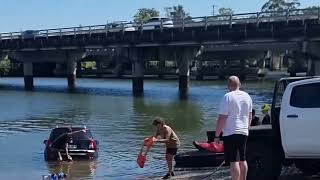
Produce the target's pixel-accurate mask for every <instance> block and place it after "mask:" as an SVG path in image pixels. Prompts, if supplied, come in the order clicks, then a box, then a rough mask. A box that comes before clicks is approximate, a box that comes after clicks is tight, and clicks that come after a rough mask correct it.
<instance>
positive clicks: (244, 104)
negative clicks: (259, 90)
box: [219, 90, 252, 136]
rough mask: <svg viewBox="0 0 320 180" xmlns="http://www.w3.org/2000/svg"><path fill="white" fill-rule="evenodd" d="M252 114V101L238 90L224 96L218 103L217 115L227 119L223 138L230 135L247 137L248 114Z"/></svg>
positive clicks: (246, 94) (247, 95)
mask: <svg viewBox="0 0 320 180" xmlns="http://www.w3.org/2000/svg"><path fill="white" fill-rule="evenodd" d="M250 112H252V99H251V97H250V96H249V94H248V93H246V92H244V91H240V90H236V91H231V92H229V93H227V94H225V95H224V97H223V98H222V100H221V102H220V108H219V114H221V115H227V116H228V118H227V120H226V122H225V125H224V128H223V130H222V131H223V136H229V135H232V134H243V135H247V136H248V135H249V113H250Z"/></svg>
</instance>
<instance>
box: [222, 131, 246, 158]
mask: <svg viewBox="0 0 320 180" xmlns="http://www.w3.org/2000/svg"><path fill="white" fill-rule="evenodd" d="M247 139H248V136H245V135H242V134H233V135H230V136H224V137H223V144H224V158H225V162H226V163H230V162H239V161H245V160H246V144H247Z"/></svg>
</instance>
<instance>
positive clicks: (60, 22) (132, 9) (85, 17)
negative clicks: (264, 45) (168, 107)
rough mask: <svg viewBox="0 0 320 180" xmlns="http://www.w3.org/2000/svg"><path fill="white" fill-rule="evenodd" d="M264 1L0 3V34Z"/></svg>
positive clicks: (319, 1)
mask: <svg viewBox="0 0 320 180" xmlns="http://www.w3.org/2000/svg"><path fill="white" fill-rule="evenodd" d="M266 1H267V0H0V7H1V10H0V18H1V20H0V22H1V23H0V32H13V31H24V30H31V29H48V28H62V27H74V26H79V25H82V26H85V25H101V24H106V23H107V22H112V21H120V20H124V21H131V20H132V19H133V16H134V14H135V13H136V12H137V11H138V9H139V8H155V9H157V10H159V11H160V15H161V16H164V15H165V12H164V8H165V7H172V6H176V5H179V4H180V5H182V6H183V7H184V9H185V11H186V12H188V13H190V15H191V16H193V17H196V16H209V15H212V11H213V7H212V5H214V6H215V12H217V10H218V9H219V8H221V7H227V8H232V9H233V10H234V11H235V13H246V12H257V11H260V9H261V6H262V5H263V4H264V3H265V2H266ZM300 3H301V6H300V8H304V7H308V6H315V5H317V6H319V5H320V0H300Z"/></svg>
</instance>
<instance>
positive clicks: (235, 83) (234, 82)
mask: <svg viewBox="0 0 320 180" xmlns="http://www.w3.org/2000/svg"><path fill="white" fill-rule="evenodd" d="M228 83H229V86H231V87H232V88H240V86H241V83H240V80H239V78H238V76H230V77H229V79H228Z"/></svg>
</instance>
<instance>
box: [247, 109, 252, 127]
mask: <svg viewBox="0 0 320 180" xmlns="http://www.w3.org/2000/svg"><path fill="white" fill-rule="evenodd" d="M251 122H252V112H250V113H249V126H248V127H250V126H251Z"/></svg>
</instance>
